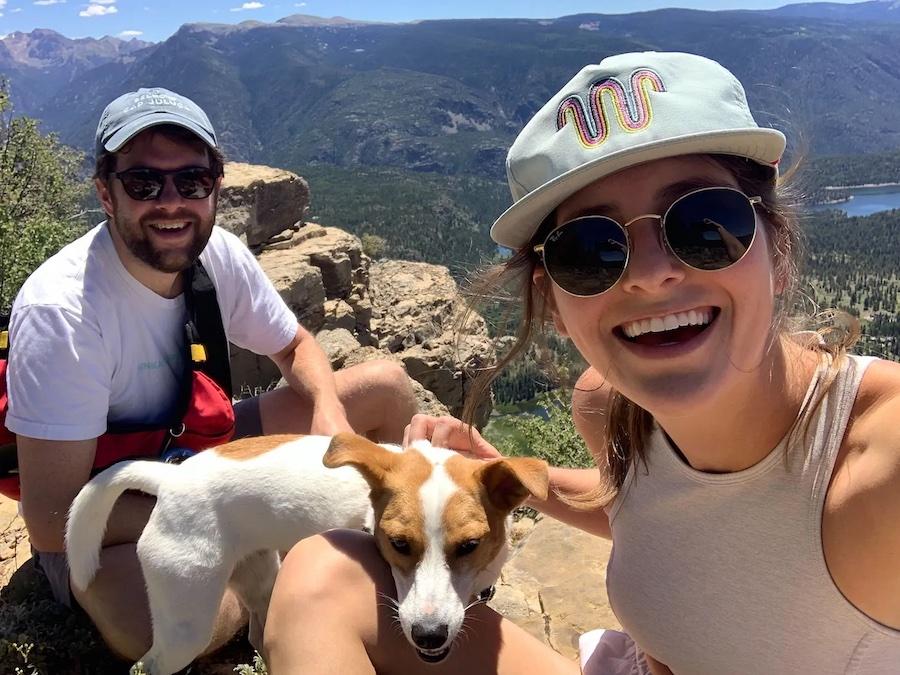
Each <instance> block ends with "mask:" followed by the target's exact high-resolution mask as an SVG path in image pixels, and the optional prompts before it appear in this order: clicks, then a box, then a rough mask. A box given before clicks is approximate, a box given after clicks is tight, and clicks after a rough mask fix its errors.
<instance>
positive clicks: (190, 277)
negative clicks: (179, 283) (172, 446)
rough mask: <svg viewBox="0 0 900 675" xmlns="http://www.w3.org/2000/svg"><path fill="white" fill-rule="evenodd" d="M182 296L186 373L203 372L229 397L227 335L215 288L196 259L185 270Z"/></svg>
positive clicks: (229, 366)
mask: <svg viewBox="0 0 900 675" xmlns="http://www.w3.org/2000/svg"><path fill="white" fill-rule="evenodd" d="M184 299H185V304H186V306H187V311H188V317H189V321H188V325H187V326H185V330H186V337H187V340H188V350H189V357H190V358H189V361H188V363H187V364H186V366H187V371H188V373H187V374H188V375H189V373H190V371H191V370H200V371H202V372H204V373H206V374H207V375H209V376H210V377H211V378H212V379H213V380H214V381H215V382H216V384H218V385H219V386H220V387H221V388H222V390H223V391H224V392H225V393H226V394H227V395H228V397H229V398H231V396H232V389H231V365H230V363H229V357H228V338H227V337H226V336H225V327H224V325H223V324H222V312H221V310H220V309H219V301H218V300H217V299H216V287H215V285H213V282H212V279H210V278H209V274H208V273H207V271H206V269H205V268H204V267H203V263H201V262H200V259H199V258H198V259H197V260H196V261H194V264H193V265H191V267H190V268H188V269H187V270H186V278H185V287H184ZM188 381H190V377H188Z"/></svg>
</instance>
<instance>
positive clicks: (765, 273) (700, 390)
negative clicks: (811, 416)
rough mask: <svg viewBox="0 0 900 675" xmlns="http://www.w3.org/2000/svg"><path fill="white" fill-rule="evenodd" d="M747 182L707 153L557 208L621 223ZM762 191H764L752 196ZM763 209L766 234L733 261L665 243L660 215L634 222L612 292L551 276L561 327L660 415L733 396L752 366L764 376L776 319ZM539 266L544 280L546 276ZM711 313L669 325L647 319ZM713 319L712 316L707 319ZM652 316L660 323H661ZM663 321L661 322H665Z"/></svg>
mask: <svg viewBox="0 0 900 675" xmlns="http://www.w3.org/2000/svg"><path fill="white" fill-rule="evenodd" d="M723 186H725V187H735V188H736V187H738V185H737V182H736V181H735V179H734V177H733V176H732V175H731V173H730V172H729V171H727V170H726V169H724V168H723V167H722V166H720V165H718V164H717V163H715V162H713V161H712V160H710V159H708V158H705V157H702V156H688V157H676V158H669V159H661V160H657V161H654V162H649V163H647V164H642V165H639V166H634V167H631V168H629V169H625V170H624V171H621V172H619V173H616V174H613V175H612V176H608V177H606V178H603V179H601V180H599V181H597V182H596V183H593V184H592V185H589V186H588V187H586V188H584V189H582V190H581V191H579V192H577V193H575V194H574V195H572V196H571V197H570V198H569V199H567V200H566V201H565V202H563V203H562V204H561V205H560V206H559V207H558V208H557V224H560V223H564V222H566V221H567V220H571V219H572V218H576V217H579V216H585V215H606V216H610V217H612V218H614V219H615V220H617V221H618V222H620V223H626V222H628V221H629V220H631V219H632V218H635V217H636V216H639V215H643V214H648V213H653V214H663V213H665V211H666V209H667V208H668V207H669V205H670V204H671V203H672V202H673V201H674V200H675V199H677V198H678V197H679V196H681V195H683V194H685V193H687V192H690V191H691V190H695V189H697V188H700V187H723ZM748 196H751V197H752V196H754V195H748ZM762 224H763V221H762V215H761V214H760V212H759V209H757V230H758V231H757V234H756V239H755V241H754V242H753V245H752V246H751V247H750V250H749V251H748V252H747V254H746V255H745V256H744V257H743V258H742V259H741V260H739V261H738V262H737V263H735V264H733V265H732V266H731V267H729V268H727V269H724V270H717V271H699V270H694V269H691V268H689V267H687V266H686V265H684V264H682V263H681V262H680V261H679V260H678V259H677V258H675V257H674V256H673V255H672V254H671V253H669V251H668V250H667V249H666V248H665V246H664V244H663V243H662V237H661V234H660V223H659V220H658V219H653V218H645V219H641V220H638V221H635V222H634V223H632V224H631V225H629V226H628V230H629V236H630V239H631V251H630V258H629V261H628V265H627V267H626V269H625V272H624V274H623V275H622V277H621V278H620V279H619V281H618V282H617V283H616V285H615V286H613V287H612V288H611V289H610V290H608V291H607V292H606V293H603V294H602V295H598V296H594V297H591V298H578V297H574V296H572V295H569V294H567V293H565V292H564V291H562V290H561V289H560V288H559V287H557V286H556V285H555V284H552V283H551V284H550V285H549V288H550V293H551V302H552V305H551V307H552V309H553V315H554V320H555V322H556V325H557V328H558V329H559V330H560V331H561V332H562V333H564V334H567V335H568V336H569V337H570V338H571V339H572V341H573V342H574V343H575V345H576V346H577V347H578V349H579V351H580V352H581V353H582V355H583V356H584V358H585V359H586V360H587V361H588V363H590V365H591V366H593V367H594V369H595V370H597V372H599V373H600V374H601V375H603V376H604V377H605V378H606V379H607V380H608V381H609V383H610V384H611V385H612V386H613V387H614V388H615V389H617V390H618V391H620V392H621V393H622V394H624V395H625V396H627V397H628V398H629V399H631V400H633V401H634V402H635V403H637V404H638V405H640V406H641V407H643V408H645V409H647V410H649V411H650V412H652V413H655V414H660V413H665V412H668V413H670V414H678V413H680V412H689V411H690V409H691V408H693V407H694V406H696V405H708V404H709V403H710V402H711V401H712V399H711V398H710V397H715V396H720V395H723V394H727V393H728V392H729V391H732V390H733V387H734V386H735V385H737V384H738V383H739V382H740V378H741V377H742V375H744V374H746V373H756V374H759V372H760V370H759V369H760V367H761V365H762V362H763V359H764V358H765V355H766V349H767V346H768V344H769V339H770V329H771V326H772V322H773V312H774V296H775V274H774V267H773V264H772V260H771V257H770V253H769V246H768V237H767V236H766V233H765V229H764V227H763V225H762ZM544 274H545V273H544V270H543V268H542V267H539V268H538V269H537V271H536V273H535V275H536V280H540V278H541V277H542V276H543V275H544ZM666 317H669V325H672V319H673V318H674V319H676V320H681V321H680V322H681V323H684V319H685V318H686V317H687V318H689V320H690V321H693V322H696V321H697V320H698V318H699V317H705V318H706V319H707V320H709V323H707V324H706V325H704V326H696V325H695V326H688V327H682V328H679V329H677V330H671V331H665V332H650V333H644V334H641V335H638V336H637V337H628V336H627V335H626V333H627V334H630V335H633V334H634V333H635V332H639V333H640V332H641V331H644V330H646V329H647V328H648V327H649V326H648V324H647V323H645V321H646V320H653V319H657V320H662V321H663V322H665V321H666ZM699 320H700V321H703V320H704V319H702V318H701V319H699ZM651 323H652V321H651ZM657 327H659V323H658V322H657Z"/></svg>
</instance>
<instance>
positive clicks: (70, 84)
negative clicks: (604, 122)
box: [0, 0, 900, 262]
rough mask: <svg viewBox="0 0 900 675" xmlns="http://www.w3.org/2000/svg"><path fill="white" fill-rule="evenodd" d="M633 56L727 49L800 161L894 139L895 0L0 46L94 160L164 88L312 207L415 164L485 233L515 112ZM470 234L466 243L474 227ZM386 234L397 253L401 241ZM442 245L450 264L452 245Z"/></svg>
mask: <svg viewBox="0 0 900 675" xmlns="http://www.w3.org/2000/svg"><path fill="white" fill-rule="evenodd" d="M643 50H673V51H689V52H694V53H699V54H702V55H704V56H708V57H710V58H713V59H715V60H717V61H719V62H720V63H722V64H723V65H725V66H726V67H727V68H729V69H730V70H732V71H733V72H734V73H735V74H736V75H737V76H738V78H739V79H740V80H741V81H742V82H743V83H744V85H745V88H746V90H747V95H748V100H749V101H750V105H751V108H752V109H753V110H754V113H755V115H756V117H757V119H758V120H759V121H760V122H761V123H763V124H766V125H771V126H775V127H777V128H781V129H783V130H784V131H785V132H786V133H787V134H788V136H789V138H791V139H793V140H794V143H795V146H794V149H795V150H797V151H799V152H800V153H802V154H805V155H808V156H831V155H857V156H858V155H865V154H870V153H885V152H889V151H894V150H900V1H897V0H873V1H870V2H862V3H857V4H851V5H846V4H836V3H807V4H800V5H788V6H785V7H782V8H779V9H775V10H766V11H746V10H734V11H695V10H684V9H668V10H656V11H648V12H639V13H632V14H619V15H603V14H582V15H577V16H566V17H561V18H558V19H548V20H533V19H478V20H445V21H421V22H416V23H402V24H386V23H366V22H359V21H352V20H348V19H342V18H333V19H321V18H318V17H309V16H303V15H297V16H291V17H287V18H284V19H281V20H280V21H278V22H275V23H261V22H255V21H247V22H243V23H240V24H235V25H225V24H187V25H184V26H182V27H181V28H180V29H179V30H178V31H177V32H176V33H175V34H174V35H172V36H171V37H170V38H168V39H167V40H165V41H164V42H160V43H155V44H150V43H146V42H140V41H135V40H132V41H127V42H125V41H122V40H117V39H115V38H109V37H107V38H102V39H99V40H93V39H82V40H70V39H68V38H65V37H63V36H61V35H59V34H58V33H54V32H53V31H48V30H35V31H32V32H31V33H13V34H11V35H9V36H6V37H5V38H4V39H2V40H0V73H2V74H3V75H4V76H5V77H6V78H7V79H8V81H9V83H10V88H11V93H12V99H13V102H14V105H15V106H16V112H17V113H19V114H27V115H29V116H32V117H36V118H39V119H40V120H41V121H42V125H43V128H44V129H46V130H49V131H54V132H56V133H58V134H59V136H60V138H61V140H62V141H64V142H65V143H68V144H70V145H73V146H75V147H79V148H82V149H84V150H86V151H87V152H88V153H90V150H91V148H92V143H93V135H94V130H95V128H96V124H97V119H98V118H99V115H100V112H101V111H102V109H103V107H104V106H105V105H106V103H108V102H109V101H110V100H112V99H113V98H115V97H116V96H118V95H119V94H121V93H123V92H125V91H129V90H134V89H136V88H138V87H142V86H163V87H167V88H170V89H173V90H175V91H178V92H181V93H184V94H186V95H188V96H190V97H191V98H192V99H194V100H195V101H197V103H199V104H200V105H201V106H202V107H203V108H204V109H205V110H206V111H207V112H208V114H209V116H210V118H211V119H212V121H213V124H214V125H215V127H216V129H217V131H218V133H219V137H220V139H221V141H222V143H223V146H224V149H225V152H226V155H227V156H228V157H229V158H231V159H235V160H242V161H249V162H255V163H263V164H269V165H274V166H279V167H284V168H287V169H291V170H294V171H296V172H298V173H300V174H301V175H310V174H312V173H315V174H316V175H318V176H320V177H321V178H320V181H321V182H320V183H319V184H316V185H314V186H313V206H314V207H315V206H316V204H317V196H318V204H320V205H322V204H323V202H329V204H328V206H329V209H326V211H329V212H331V213H340V214H342V215H346V216H348V217H351V218H352V217H353V216H352V213H353V209H352V208H348V205H347V203H348V202H352V200H354V199H355V198H356V195H357V194H358V193H360V192H362V191H363V189H362V188H361V186H360V182H361V181H366V182H367V183H368V185H367V186H366V188H365V191H366V193H367V194H371V188H372V186H389V185H393V184H397V183H398V182H403V183H405V184H406V183H408V181H410V180H412V181H413V182H415V176H416V175H418V176H421V177H422V179H423V180H422V185H426V184H427V186H428V190H429V194H432V192H431V191H433V190H437V189H438V186H439V185H440V183H441V181H442V180H443V181H445V182H446V183H447V185H448V190H447V192H446V193H445V196H446V195H450V194H451V193H452V195H453V196H448V197H447V199H443V200H439V201H441V203H442V206H441V208H442V209H444V211H441V212H440V213H438V212H437V211H436V212H435V213H434V217H435V218H437V217H443V218H446V217H447V213H446V208H450V209H451V210H453V209H457V210H456V211H454V214H455V215H454V217H456V216H459V219H460V222H467V223H470V224H472V225H473V227H474V229H475V230H476V234H475V238H476V239H479V238H482V237H480V234H478V233H479V232H483V231H484V230H483V228H484V227H485V221H489V220H490V218H491V217H492V216H495V215H496V214H497V212H498V211H499V210H500V209H502V207H503V206H504V203H505V202H506V199H507V198H506V197H505V196H503V190H498V189H497V183H498V182H501V181H503V180H504V178H505V171H504V158H505V155H506V150H507V149H508V147H509V145H510V143H511V142H512V140H513V138H514V137H515V135H516V133H517V132H518V131H519V129H521V127H522V126H523V125H524V123H525V122H526V121H527V120H528V119H529V118H530V117H531V116H532V115H533V114H534V112H536V111H537V109H538V108H539V107H540V106H541V105H542V104H543V102H544V101H546V100H547V99H548V98H549V97H550V96H551V95H552V94H554V93H555V92H556V91H557V90H558V89H559V87H560V86H561V85H562V84H564V83H565V82H566V81H567V80H568V79H569V78H571V77H572V75H574V73H576V72H577V71H578V70H579V69H580V68H581V67H582V66H583V65H585V64H586V63H591V62H597V61H599V60H600V59H602V58H603V57H604V56H606V55H609V54H613V53H617V52H623V51H643ZM411 176H412V179H411V178H410V177H411ZM442 177H443V178H442ZM848 182H849V183H852V182H854V181H853V179H852V177H848ZM410 185H411V184H410ZM479 186H480V187H479ZM404 190H406V188H404ZM475 192H478V197H477V198H473V201H477V202H478V203H479V204H483V205H484V206H483V208H484V209H485V210H486V212H485V213H472V212H470V211H466V212H465V213H463V212H462V211H463V208H462V207H463V206H465V205H461V202H459V201H458V200H459V199H462V200H464V199H465V195H466V194H474V193H475ZM411 193H412V192H411V190H407V191H406V192H404V194H411ZM498 195H499V196H498ZM374 196H375V198H377V195H374ZM329 200H330V201H329ZM447 204H449V205H450V206H449V207H448V206H447ZM454 205H455V206H454ZM420 207H421V205H416V207H415V209H411V210H408V212H406V213H405V215H403V214H399V215H398V211H397V209H401V208H402V205H389V206H388V212H387V213H383V214H381V215H380V216H378V217H379V218H380V219H381V221H379V222H381V224H380V225H379V224H378V223H375V224H374V225H373V224H372V220H371V218H370V217H369V216H366V217H363V216H362V215H360V216H358V218H357V222H356V223H353V222H349V223H347V222H345V223H342V225H344V226H347V227H349V228H350V229H351V230H354V229H355V230H359V231H366V227H369V228H370V230H371V231H373V232H376V233H377V232H381V233H384V232H385V231H386V230H385V227H386V226H385V224H384V223H385V222H387V221H389V220H390V219H391V218H394V219H395V220H397V221H398V222H399V221H400V220H403V218H406V219H407V220H408V221H409V222H412V221H414V220H415V219H418V218H427V217H428V214H423V213H422V212H421V208H420ZM457 207H458V208H457ZM392 209H393V210H392ZM472 219H475V221H480V222H475V223H472ZM404 222H406V221H404ZM476 225H477V227H475V226H476ZM464 229H465V230H466V235H465V236H466V243H465V244H464V245H463V244H460V246H464V247H466V250H467V251H468V250H469V249H470V248H471V246H472V244H471V241H470V240H471V238H472V236H473V235H472V229H473V228H468V227H466V228H464ZM392 236H394V237H395V239H394V241H392V242H391V244H392V246H393V247H394V248H395V249H397V248H398V247H399V248H402V247H403V246H404V245H405V244H402V243H401V242H398V241H396V237H397V236H399V235H392ZM483 239H486V238H483ZM442 244H446V242H442ZM483 246H484V247H485V248H484V251H482V252H486V251H489V249H488V248H487V246H488V244H487V242H485V244H484V245H483ZM444 250H445V252H446V256H447V257H449V258H451V259H452V256H453V255H454V254H455V253H454V251H455V249H454V248H453V246H452V245H449V244H447V245H446V246H444ZM456 252H460V254H461V249H460V251H456ZM467 255H468V254H467ZM435 261H436V262H447V260H443V261H441V260H435Z"/></svg>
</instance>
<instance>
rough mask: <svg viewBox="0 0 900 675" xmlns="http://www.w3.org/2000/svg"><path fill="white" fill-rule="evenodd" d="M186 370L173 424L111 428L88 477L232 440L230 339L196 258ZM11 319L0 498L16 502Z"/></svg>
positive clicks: (0, 350)
mask: <svg viewBox="0 0 900 675" xmlns="http://www.w3.org/2000/svg"><path fill="white" fill-rule="evenodd" d="M186 275H187V276H186V279H185V292H184V297H185V303H186V305H187V310H188V323H187V324H186V325H185V337H186V341H185V348H186V350H187V354H186V358H185V371H184V375H183V377H182V378H181V391H180V392H179V400H178V405H177V406H176V408H175V410H176V413H175V415H174V418H173V420H172V421H171V423H170V424H167V425H160V424H155V425H150V424H147V425H142V424H128V425H123V424H109V425H108V426H107V430H106V433H104V434H103V435H102V436H100V437H99V438H98V439H97V452H96V454H95V455H94V465H93V468H92V470H91V471H92V474H95V473H97V472H99V471H102V470H103V469H105V468H107V467H109V466H111V465H112V464H115V463H116V462H119V461H122V460H123V459H160V458H162V457H163V456H164V455H166V454H167V453H168V451H170V449H171V448H172V447H173V446H177V447H178V448H184V449H187V450H192V451H199V450H205V449H207V448H211V447H214V446H217V445H221V444H222V443H225V442H227V441H228V440H230V439H231V437H232V435H233V434H234V408H233V406H232V403H231V369H230V366H229V361H228V340H227V338H226V337H225V329H224V327H223V325H222V315H221V313H220V311H219V303H218V301H217V300H216V289H215V286H214V285H213V283H212V280H211V279H210V278H209V275H208V274H207V272H206V270H205V269H204V268H203V265H202V264H201V263H200V261H199V260H197V261H195V262H194V264H193V266H192V267H190V268H189V269H188V270H187V271H186ZM8 327H9V315H2V316H0V494H4V495H6V496H7V497H11V498H12V499H16V500H18V499H19V498H20V496H21V493H20V490H19V471H18V466H19V462H18V455H17V452H16V436H15V434H13V433H12V432H10V431H9V430H8V429H7V428H6V411H7V409H8V407H9V397H8V394H7V387H6V366H7V358H8V354H9V346H10V345H9V332H8Z"/></svg>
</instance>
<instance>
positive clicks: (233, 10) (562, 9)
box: [0, 0, 853, 41]
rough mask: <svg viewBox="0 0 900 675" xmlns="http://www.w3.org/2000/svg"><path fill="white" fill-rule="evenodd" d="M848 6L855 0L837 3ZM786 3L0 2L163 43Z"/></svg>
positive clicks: (100, 31)
mask: <svg viewBox="0 0 900 675" xmlns="http://www.w3.org/2000/svg"><path fill="white" fill-rule="evenodd" d="M837 1H839V2H843V3H844V4H848V3H849V2H851V1H853V0H837ZM785 4H793V3H790V2H789V1H788V0H716V1H712V0H593V1H592V2H591V1H585V0H538V1H535V2H523V1H522V0H454V1H453V2H440V3H438V2H422V0H305V1H304V0H0V36H2V35H6V34H8V33H11V32H13V31H25V32H27V31H31V30H32V29H34V28H52V29H53V30H56V31H58V32H60V33H62V34H63V35H66V36H68V37H73V38H75V37H102V36H103V35H115V36H118V37H125V38H127V37H135V36H139V37H140V38H141V39H144V40H151V41H158V40H164V39H165V38H167V37H168V36H170V35H171V34H172V33H174V32H175V31H176V30H177V29H178V27H179V26H181V25H182V24H184V23H192V22H197V21H204V22H214V23H238V22H240V21H245V20H247V19H253V20H257V21H275V20H276V19H280V18H282V17H284V16H288V15H290V14H312V15H315V16H326V17H330V16H343V17H347V18H350V19H363V20H369V21H392V22H394V21H413V20H416V19H461V18H485V17H522V18H550V17H558V16H565V15H567V14H579V13H585V12H599V13H606V14H619V13H624V12H637V11H642V10H648V9H660V8H662V7H691V8H694V9H770V8H773V7H779V6H781V5H785Z"/></svg>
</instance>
